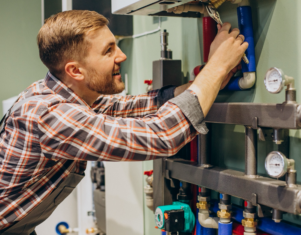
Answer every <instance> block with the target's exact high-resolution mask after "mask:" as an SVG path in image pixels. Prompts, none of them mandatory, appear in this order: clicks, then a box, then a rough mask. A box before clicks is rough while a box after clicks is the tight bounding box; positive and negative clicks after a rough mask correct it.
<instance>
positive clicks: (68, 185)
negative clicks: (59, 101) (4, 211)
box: [0, 96, 84, 235]
mask: <svg viewBox="0 0 301 235" xmlns="http://www.w3.org/2000/svg"><path fill="white" fill-rule="evenodd" d="M39 98H41V96H34V97H30V98H27V99H25V100H23V101H20V102H18V103H17V104H14V105H13V106H12V107H11V108H10V110H9V111H8V112H7V113H6V114H5V116H4V117H3V118H2V120H1V122H0V133H2V131H3V130H4V127H5V122H6V120H7V118H8V117H9V116H10V114H11V113H12V112H13V111H15V110H17V109H18V108H19V107H20V106H21V105H23V104H24V103H25V102H28V101H32V100H37V99H39ZM74 170H75V169H73V170H72V172H71V173H70V175H69V176H68V177H67V178H66V179H65V180H64V181H63V182H61V183H60V184H59V185H58V186H57V188H56V189H54V190H53V191H52V193H51V194H50V195H49V196H48V197H47V198H46V199H45V200H44V201H42V202H41V203H40V204H39V205H38V206H37V207H35V208H34V209H33V210H32V211H31V212H30V213H29V214H28V215H27V216H26V217H25V218H23V219H22V220H20V221H18V222H16V223H14V224H13V225H12V226H11V227H8V228H7V229H4V230H2V231H0V234H1V235H29V234H31V235H35V234H36V233H35V231H34V230H35V227H36V226H37V225H39V224H40V223H42V222H43V221H45V220H46V219H47V218H48V217H49V216H50V215H51V214H52V212H53V211H54V210H55V208H56V207H57V206H58V205H59V204H60V203H61V202H62V201H63V200H64V199H65V198H66V197H67V196H68V195H69V194H70V193H71V192H72V191H73V189H74V188H75V187H76V185H77V184H78V183H79V182H80V181H81V180H82V178H83V177H84V175H80V174H76V173H74ZM38 183H39V182H36V183H35V184H38ZM53 232H54V233H55V228H53Z"/></svg>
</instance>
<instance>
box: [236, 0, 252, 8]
mask: <svg viewBox="0 0 301 235" xmlns="http://www.w3.org/2000/svg"><path fill="white" fill-rule="evenodd" d="M238 6H240V7H246V6H250V1H249V0H241V1H240V2H239V3H238Z"/></svg>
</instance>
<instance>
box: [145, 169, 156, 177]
mask: <svg viewBox="0 0 301 235" xmlns="http://www.w3.org/2000/svg"><path fill="white" fill-rule="evenodd" d="M153 173H154V171H153V170H150V171H144V175H147V176H151V175H152V174H153Z"/></svg>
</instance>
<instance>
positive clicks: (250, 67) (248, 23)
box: [226, 0, 256, 91]
mask: <svg viewBox="0 0 301 235" xmlns="http://www.w3.org/2000/svg"><path fill="white" fill-rule="evenodd" d="M237 16H238V25H239V30H240V33H241V34H242V35H244V36H245V41H246V42H248V43H249V47H248V49H247V51H246V55H247V57H248V59H249V62H250V63H249V64H246V63H245V62H244V61H242V62H241V65H242V72H243V77H241V78H239V77H238V78H237V77H236V78H234V79H232V80H231V81H230V82H229V84H228V85H227V87H226V89H227V90H232V91H240V90H245V89H250V88H252V87H253V86H254V84H255V81H256V60H255V43H254V33H253V23H252V9H251V6H250V3H249V0H242V1H241V3H239V7H238V8H237Z"/></svg>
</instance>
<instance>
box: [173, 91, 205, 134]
mask: <svg viewBox="0 0 301 235" xmlns="http://www.w3.org/2000/svg"><path fill="white" fill-rule="evenodd" d="M169 102H171V103H173V104H175V105H177V106H178V107H179V108H180V109H181V111H182V112H183V114H184V115H185V116H186V118H187V119H188V120H189V122H190V123H191V124H192V126H193V127H194V128H195V129H196V131H197V132H198V133H200V134H207V133H208V128H207V126H206V123H205V121H204V113H203V110H202V107H201V105H200V103H199V100H198V98H197V96H196V95H195V93H194V92H193V91H191V90H186V91H184V92H183V93H182V94H180V95H179V96H177V97H175V98H173V99H171V100H170V101H169Z"/></svg>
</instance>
